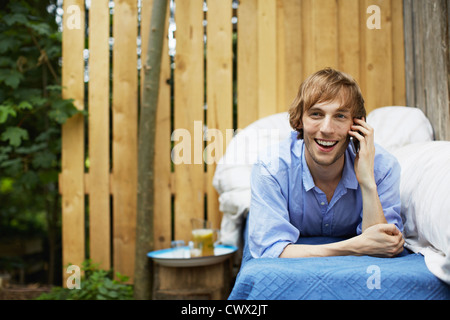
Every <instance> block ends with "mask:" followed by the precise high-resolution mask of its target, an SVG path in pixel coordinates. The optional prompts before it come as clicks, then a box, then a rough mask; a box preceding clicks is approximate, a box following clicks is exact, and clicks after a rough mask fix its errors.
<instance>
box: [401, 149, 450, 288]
mask: <svg viewBox="0 0 450 320" xmlns="http://www.w3.org/2000/svg"><path fill="white" fill-rule="evenodd" d="M393 153H394V155H395V156H396V157H397V159H398V160H399V162H400V165H401V168H402V173H401V182H400V194H401V202H402V207H401V214H402V219H403V223H404V232H403V235H404V237H405V242H406V244H405V245H406V247H407V248H408V249H410V250H412V251H414V252H420V253H421V254H423V255H424V257H425V263H426V265H427V267H428V269H429V270H430V271H431V272H432V273H433V274H434V275H435V276H437V277H438V278H440V279H441V280H443V281H445V282H446V283H448V284H450V142H449V141H432V142H425V143H416V144H411V145H408V146H405V147H403V148H401V149H399V150H397V151H395V152H393Z"/></svg>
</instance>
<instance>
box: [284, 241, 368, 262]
mask: <svg viewBox="0 0 450 320" xmlns="http://www.w3.org/2000/svg"><path fill="white" fill-rule="evenodd" d="M357 240H358V238H357V237H354V238H350V239H347V240H343V241H339V242H334V243H328V244H320V245H307V244H290V245H287V246H286V247H285V248H284V250H283V252H282V253H281V254H280V258H311V257H331V256H348V255H361V253H360V252H359V250H358V247H359V246H358V245H357V243H356V242H357Z"/></svg>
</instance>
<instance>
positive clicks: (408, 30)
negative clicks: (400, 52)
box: [403, 0, 416, 107]
mask: <svg viewBox="0 0 450 320" xmlns="http://www.w3.org/2000/svg"><path fill="white" fill-rule="evenodd" d="M403 12H404V25H405V28H404V29H405V34H404V36H405V41H404V42H405V90H406V105H407V106H409V107H413V106H415V105H416V99H415V94H414V91H415V90H414V42H413V35H414V24H413V14H412V0H404V10H403Z"/></svg>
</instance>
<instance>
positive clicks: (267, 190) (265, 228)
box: [248, 162, 300, 258]
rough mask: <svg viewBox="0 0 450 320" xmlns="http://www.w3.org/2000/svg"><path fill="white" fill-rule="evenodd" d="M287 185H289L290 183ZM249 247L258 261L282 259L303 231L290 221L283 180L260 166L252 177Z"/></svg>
mask: <svg viewBox="0 0 450 320" xmlns="http://www.w3.org/2000/svg"><path fill="white" fill-rule="evenodd" d="M286 183H287V181H286ZM251 190H252V198H251V204H250V211H249V217H248V224H249V225H248V231H249V232H248V247H249V250H250V253H251V255H252V256H253V257H254V258H278V257H279V256H280V254H281V253H282V252H283V250H284V248H285V247H286V246H287V245H288V244H291V243H295V242H296V241H297V239H298V237H299V235H300V231H299V230H298V229H297V228H296V227H295V226H293V225H292V224H291V223H290V221H289V212H288V201H287V198H286V196H285V195H284V194H283V191H282V186H281V185H280V183H279V180H277V178H276V177H275V176H274V175H272V174H271V173H269V170H268V169H267V168H266V166H265V165H264V164H263V163H261V162H257V163H256V164H255V165H254V166H253V169H252V175H251Z"/></svg>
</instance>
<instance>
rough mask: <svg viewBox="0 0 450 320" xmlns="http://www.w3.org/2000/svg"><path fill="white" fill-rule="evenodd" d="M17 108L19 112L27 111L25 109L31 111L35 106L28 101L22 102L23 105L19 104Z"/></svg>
mask: <svg viewBox="0 0 450 320" xmlns="http://www.w3.org/2000/svg"><path fill="white" fill-rule="evenodd" d="M17 108H18V109H19V110H25V109H28V110H31V109H33V106H32V105H31V103H29V102H28V101H22V102H21V103H19V105H18V106H17Z"/></svg>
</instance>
